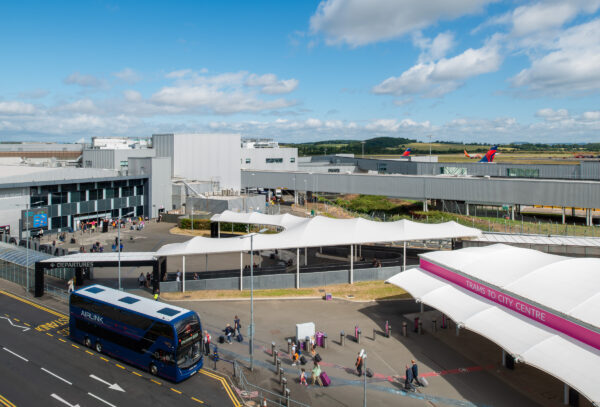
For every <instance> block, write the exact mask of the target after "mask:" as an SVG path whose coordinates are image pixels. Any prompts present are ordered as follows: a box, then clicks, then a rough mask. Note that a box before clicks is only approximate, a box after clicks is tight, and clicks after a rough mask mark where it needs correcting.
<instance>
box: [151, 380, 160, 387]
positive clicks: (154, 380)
mask: <svg viewBox="0 0 600 407" xmlns="http://www.w3.org/2000/svg"><path fill="white" fill-rule="evenodd" d="M150 381H151V382H154V383H156V384H158V385H159V386H162V383H161V382H157V381H156V380H154V379H150Z"/></svg>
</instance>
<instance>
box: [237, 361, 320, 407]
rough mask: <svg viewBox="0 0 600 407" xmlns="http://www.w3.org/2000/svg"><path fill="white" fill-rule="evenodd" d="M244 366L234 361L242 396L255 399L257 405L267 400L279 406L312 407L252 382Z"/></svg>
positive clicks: (246, 399) (268, 402) (268, 403)
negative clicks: (245, 372) (246, 374)
mask: <svg viewBox="0 0 600 407" xmlns="http://www.w3.org/2000/svg"><path fill="white" fill-rule="evenodd" d="M243 370H244V367H243V366H241V365H240V364H239V363H237V361H233V372H234V374H233V376H234V379H235V381H236V383H237V385H238V387H239V388H240V390H241V393H240V397H242V398H243V399H244V402H246V401H250V400H252V401H254V402H255V403H256V405H262V404H261V403H262V401H263V400H266V401H267V405H269V406H278V407H310V406H309V405H307V404H304V403H301V402H299V401H296V400H292V399H291V398H290V399H287V398H286V397H285V396H282V395H281V394H279V393H275V392H273V391H271V390H267V389H264V388H262V387H260V386H257V385H255V384H252V383H250V382H249V381H248V380H247V379H246V376H245V375H244V371H243Z"/></svg>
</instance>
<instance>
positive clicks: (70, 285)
mask: <svg viewBox="0 0 600 407" xmlns="http://www.w3.org/2000/svg"><path fill="white" fill-rule="evenodd" d="M74 290H75V281H74V280H73V279H72V278H71V279H70V280H69V281H68V282H67V291H68V292H70V293H72V292H73V291H74Z"/></svg>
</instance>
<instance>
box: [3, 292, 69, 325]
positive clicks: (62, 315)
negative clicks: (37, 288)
mask: <svg viewBox="0 0 600 407" xmlns="http://www.w3.org/2000/svg"><path fill="white" fill-rule="evenodd" d="M0 294H4V295H6V296H7V297H11V298H14V299H15V300H17V301H21V302H24V303H25V304H29V305H31V306H32V307H35V308H38V309H41V310H42V311H46V312H47V313H49V314H52V315H56V316H57V317H59V318H68V317H67V316H66V315H65V314H61V313H60V312H57V311H54V310H52V309H50V308H46V307H42V306H41V305H39V304H36V303H35V302H31V301H28V300H26V299H25V298H21V297H19V296H17V295H14V294H11V293H9V292H6V291H4V290H0ZM4 315H6V316H8V315H7V314H4Z"/></svg>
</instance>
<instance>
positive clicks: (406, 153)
mask: <svg viewBox="0 0 600 407" xmlns="http://www.w3.org/2000/svg"><path fill="white" fill-rule="evenodd" d="M409 155H410V147H409V148H407V149H406V151H405V152H404V153H403V154H402V157H408V156H409Z"/></svg>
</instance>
